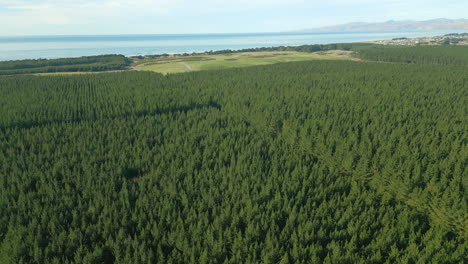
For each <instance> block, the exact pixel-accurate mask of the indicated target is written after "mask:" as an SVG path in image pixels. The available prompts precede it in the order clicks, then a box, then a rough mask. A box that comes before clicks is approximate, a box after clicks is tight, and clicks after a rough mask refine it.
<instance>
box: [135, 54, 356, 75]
mask: <svg viewBox="0 0 468 264" xmlns="http://www.w3.org/2000/svg"><path fill="white" fill-rule="evenodd" d="M307 60H356V59H355V58H353V57H351V52H350V51H338V50H336V51H320V52H314V53H305V52H294V51H284V52H283V51H275V52H245V53H234V54H222V55H203V56H199V55H198V56H178V57H172V56H171V57H162V58H157V59H142V60H135V65H134V67H135V69H137V70H142V71H155V72H160V73H164V74H167V73H179V72H189V71H202V70H216V69H226V68H236V67H248V66H255V65H267V64H274V63H280V62H292V61H307Z"/></svg>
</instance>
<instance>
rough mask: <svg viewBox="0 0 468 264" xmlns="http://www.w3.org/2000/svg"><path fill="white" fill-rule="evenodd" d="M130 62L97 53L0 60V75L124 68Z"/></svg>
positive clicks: (121, 56)
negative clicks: (56, 57) (77, 56)
mask: <svg viewBox="0 0 468 264" xmlns="http://www.w3.org/2000/svg"><path fill="white" fill-rule="evenodd" d="M129 63H130V61H129V59H127V58H126V57H125V56H123V55H99V56H87V57H80V58H65V59H38V60H19V61H0V75H13V74H28V73H45V72H78V71H83V72H87V71H110V70H122V69H125V67H126V66H128V65H129Z"/></svg>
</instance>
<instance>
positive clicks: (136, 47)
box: [0, 30, 466, 61]
mask: <svg viewBox="0 0 468 264" xmlns="http://www.w3.org/2000/svg"><path fill="white" fill-rule="evenodd" d="M465 31H466V30H465ZM461 32H464V31H463V30H432V31H409V32H316V33H248V34H178V35H95V36H15V37H0V61H4V60H18V59H38V58H48V59H50V58H64V57H79V56H90V55H100V54H123V55H126V56H130V55H151V54H162V53H169V54H174V53H184V52H187V53H191V52H203V51H210V50H223V49H244V48H256V47H273V46H297V45H305V44H327V43H340V42H357V41H370V40H380V39H391V38H397V37H420V36H438V35H443V34H447V33H461Z"/></svg>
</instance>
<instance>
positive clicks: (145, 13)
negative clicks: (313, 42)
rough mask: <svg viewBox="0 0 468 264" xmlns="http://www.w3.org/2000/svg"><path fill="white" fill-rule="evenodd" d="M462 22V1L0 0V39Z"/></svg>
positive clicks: (465, 8) (465, 2)
mask: <svg viewBox="0 0 468 264" xmlns="http://www.w3.org/2000/svg"><path fill="white" fill-rule="evenodd" d="M467 16H468V0H320V1H318V0H196V1H195V0H190V1H189V0H94V1H91V0H0V35H3V36H9V35H63V34H67V35H74V34H145V33H147V34H157V33H163V34H171V33H221V32H226V33H233V32H274V31H288V30H300V29H305V28H312V27H319V26H327V25H334V24H341V23H348V22H356V21H362V22H382V21H386V20H390V19H394V20H404V19H412V20H425V19H432V18H440V17H445V18H466V17H467Z"/></svg>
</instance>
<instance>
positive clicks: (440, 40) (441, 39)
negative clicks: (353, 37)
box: [373, 33, 468, 46]
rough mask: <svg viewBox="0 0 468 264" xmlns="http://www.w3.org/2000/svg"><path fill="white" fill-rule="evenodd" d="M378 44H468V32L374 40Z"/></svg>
mask: <svg viewBox="0 0 468 264" xmlns="http://www.w3.org/2000/svg"><path fill="white" fill-rule="evenodd" d="M373 43H376V44H383V45H402V46H415V45H468V33H461V34H459V33H451V34H446V35H443V36H435V37H418V38H394V39H389V40H377V41H373Z"/></svg>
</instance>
